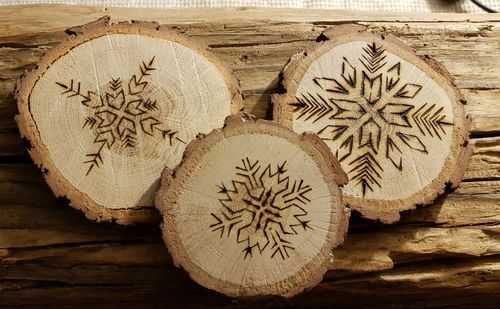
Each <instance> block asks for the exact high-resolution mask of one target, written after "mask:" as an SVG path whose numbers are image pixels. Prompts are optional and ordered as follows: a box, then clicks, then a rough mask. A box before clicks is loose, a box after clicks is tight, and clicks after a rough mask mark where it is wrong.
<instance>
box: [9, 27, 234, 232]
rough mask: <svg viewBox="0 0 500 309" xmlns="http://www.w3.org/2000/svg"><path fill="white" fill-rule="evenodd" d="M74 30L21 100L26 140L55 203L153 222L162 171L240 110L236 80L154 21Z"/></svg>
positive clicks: (100, 216)
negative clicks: (56, 199)
mask: <svg viewBox="0 0 500 309" xmlns="http://www.w3.org/2000/svg"><path fill="white" fill-rule="evenodd" d="M108 20H109V18H104V19H101V20H98V21H97V22H94V23H91V24H88V25H85V26H82V27H79V28H76V29H72V30H71V31H70V32H71V33H73V34H75V35H74V36H72V37H71V38H69V39H68V40H66V41H64V42H62V43H61V44H60V45H58V46H57V47H56V48H54V49H53V50H52V51H51V52H50V53H49V54H47V55H45V56H44V57H43V58H42V59H41V60H40V63H39V64H38V67H37V68H36V69H35V70H34V71H33V72H31V73H29V74H28V75H27V76H26V77H25V78H24V79H23V80H22V82H21V84H20V87H19V88H18V93H17V102H18V107H19V115H18V116H17V119H16V120H17V123H18V125H19V129H20V131H21V135H22V136H24V137H25V138H27V139H28V140H29V141H30V143H31V146H32V147H31V149H29V153H30V155H31V157H32V158H33V160H34V161H35V163H36V164H37V165H38V166H39V167H40V168H42V169H43V170H44V171H46V173H45V174H46V181H47V183H48V184H49V186H50V187H51V189H52V190H53V191H54V193H55V194H56V195H57V196H66V197H67V198H68V199H69V200H70V203H71V206H72V207H74V208H77V209H80V210H82V211H84V212H85V214H86V215H87V217H88V218H91V219H94V220H98V221H103V220H116V221H117V222H119V223H121V224H128V223H133V222H142V221H149V220H151V219H153V217H152V216H154V211H153V208H152V207H153V196H154V193H155V191H156V190H157V188H158V183H159V178H160V174H161V171H162V170H163V169H164V167H165V166H168V167H169V168H174V167H175V166H176V165H177V164H178V163H179V162H180V161H181V158H182V153H183V151H184V148H185V147H186V145H187V143H189V141H191V140H192V139H193V138H195V136H196V135H197V134H198V133H200V132H202V133H203V132H204V133H208V132H210V131H211V130H212V129H213V128H217V127H221V126H222V125H223V123H224V119H225V118H226V117H227V116H228V115H230V114H232V113H236V112H238V111H240V110H241V109H242V97H241V93H240V90H239V85H238V82H237V81H236V80H235V78H234V77H233V76H232V72H231V71H230V69H229V68H228V67H226V66H225V65H224V64H222V63H221V61H220V60H219V59H217V58H216V57H215V56H214V54H212V53H211V52H209V51H208V50H207V48H206V47H203V46H202V45H199V44H198V43H197V42H195V41H193V40H192V39H189V38H187V37H185V36H183V35H180V34H178V33H175V32H169V31H165V30H162V29H160V27H159V26H158V25H157V24H155V23H146V22H133V23H119V24H113V25H110V24H109V23H108Z"/></svg>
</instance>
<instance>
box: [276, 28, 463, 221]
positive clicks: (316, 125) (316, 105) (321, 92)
mask: <svg viewBox="0 0 500 309" xmlns="http://www.w3.org/2000/svg"><path fill="white" fill-rule="evenodd" d="M282 85H283V90H284V91H283V92H284V93H282V94H280V95H275V96H274V97H273V103H274V118H275V119H276V120H277V121H278V122H279V123H282V124H284V125H286V126H287V127H289V128H293V130H295V131H296V132H299V133H300V132H305V131H311V132H314V133H316V134H318V135H319V137H320V138H321V139H322V140H324V141H325V142H326V143H327V144H328V146H329V147H330V149H331V150H332V151H333V152H334V154H335V155H336V156H337V158H338V160H339V161H340V163H341V165H342V167H343V168H344V170H345V171H346V172H347V175H348V176H349V183H348V184H347V185H346V186H345V187H344V188H343V192H344V193H345V195H346V200H347V203H348V204H349V205H350V206H351V207H352V208H354V209H355V210H358V211H360V212H361V213H362V215H363V216H365V217H367V218H370V219H379V220H381V221H383V222H387V223H390V222H394V221H396V220H398V219H399V213H400V212H401V211H403V210H407V209H411V208H414V207H415V205H417V204H427V203H430V202H432V201H433V200H434V199H435V198H436V197H437V196H438V194H440V193H443V192H444V190H445V188H446V187H447V186H450V187H456V186H458V183H459V182H460V180H461V178H462V175H463V173H464V171H465V169H466V167H467V164H468V160H469V157H470V154H471V151H470V149H471V148H470V147H467V145H468V138H469V130H470V123H469V120H468V119H467V118H466V116H465V114H464V106H463V105H464V104H465V101H464V100H463V99H462V97H461V95H460V93H459V92H458V90H457V89H455V87H454V86H453V85H452V81H451V77H450V75H449V74H448V73H447V71H446V70H445V69H444V67H443V66H441V65H440V64H439V63H437V62H436V61H434V60H432V59H430V58H428V57H425V58H423V59H421V58H420V57H418V56H416V55H415V53H414V52H413V51H412V50H411V49H410V48H409V47H407V46H406V45H404V44H403V43H402V42H401V41H399V40H398V39H396V38H394V37H391V36H387V35H376V34H371V33H369V32H367V31H366V29H365V28H363V27H359V26H339V27H334V28H331V29H329V30H327V31H325V32H324V33H323V34H322V35H321V36H320V37H319V38H318V43H316V45H315V46H314V47H312V48H311V49H310V50H307V51H305V52H302V53H299V54H297V55H295V56H293V57H292V58H291V60H290V62H289V63H288V64H287V66H286V67H285V69H284V72H283V79H282Z"/></svg>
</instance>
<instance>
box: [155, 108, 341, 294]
mask: <svg viewBox="0 0 500 309" xmlns="http://www.w3.org/2000/svg"><path fill="white" fill-rule="evenodd" d="M172 175H174V176H172ZM346 183H347V175H346V174H345V173H344V171H343V170H342V169H341V168H340V165H339V163H338V162H337V160H336V159H335V157H334V156H333V155H332V153H331V152H330V150H329V149H328V146H327V145H326V144H325V143H324V142H322V141H321V140H320V139H319V138H318V137H317V136H316V135H313V134H303V135H300V136H299V135H298V134H297V133H295V132H293V131H291V130H289V129H287V128H285V127H283V126H281V125H278V124H276V123H274V122H270V121H265V120H258V121H255V120H251V119H248V117H247V116H243V117H239V116H230V117H228V118H227V119H226V121H225V126H224V128H223V129H220V130H214V131H212V132H211V133H210V134H208V135H207V136H205V137H203V138H200V139H199V140H195V141H193V142H192V143H190V144H189V145H188V146H187V148H186V151H185V153H184V158H183V160H182V164H181V165H180V166H179V168H177V169H176V170H175V172H174V173H172V171H171V170H169V169H168V168H167V169H165V171H164V173H163V176H162V182H161V187H160V189H159V190H158V193H157V195H156V197H155V206H156V207H158V209H159V210H160V211H161V214H162V216H163V224H162V230H163V239H164V240H165V242H166V244H167V247H168V249H169V252H170V254H171V255H172V258H173V260H174V264H175V265H178V266H179V267H181V268H183V269H185V270H186V271H187V272H188V273H189V275H190V276H191V278H193V279H194V280H195V281H197V282H198V283H200V284H201V285H203V286H205V287H207V288H210V289H213V290H216V291H219V292H221V293H224V294H226V295H229V296H232V297H250V296H263V295H280V296H285V297H292V296H294V295H296V294H298V293H300V292H302V291H304V290H305V289H309V288H311V287H313V286H315V285H316V284H318V283H319V282H320V281H321V279H322V278H323V275H324V273H325V272H326V271H327V269H328V267H329V264H330V261H331V259H332V255H331V251H332V249H333V248H335V247H338V246H339V245H341V244H342V243H343V242H344V239H345V236H346V232H347V224H348V222H349V214H350V210H349V209H348V208H346V207H345V204H344V202H343V200H342V195H341V191H340V188H339V185H345V184H346Z"/></svg>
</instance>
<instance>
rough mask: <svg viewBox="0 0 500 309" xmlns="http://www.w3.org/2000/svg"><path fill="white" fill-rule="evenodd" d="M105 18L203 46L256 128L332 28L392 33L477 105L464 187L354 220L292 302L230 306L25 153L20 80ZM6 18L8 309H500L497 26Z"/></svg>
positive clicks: (147, 238) (57, 12)
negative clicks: (65, 189) (86, 208)
mask: <svg viewBox="0 0 500 309" xmlns="http://www.w3.org/2000/svg"><path fill="white" fill-rule="evenodd" d="M104 13H107V14H110V15H111V16H112V18H113V20H116V21H121V20H129V19H144V18H145V16H147V17H150V19H151V20H157V21H159V22H160V23H162V24H166V25H167V27H176V28H178V29H180V30H181V31H183V32H185V33H187V34H190V35H195V36H197V37H198V38H200V39H203V40H204V41H205V42H207V43H208V44H210V45H211V46H212V47H213V48H214V52H215V53H216V54H217V55H218V56H220V57H221V58H223V60H225V61H226V62H227V63H228V64H229V65H230V66H231V67H232V68H233V69H234V70H235V73H236V75H237V77H238V78H239V79H240V80H241V85H242V88H243V92H244V94H245V97H246V99H247V101H246V108H247V110H248V111H249V112H253V113H256V114H257V115H258V116H259V117H264V116H265V115H266V111H267V103H268V102H269V99H270V95H271V94H272V93H274V92H275V91H276V87H277V82H278V72H279V71H280V70H281V69H282V67H283V65H284V64H285V62H286V61H287V59H288V58H289V57H290V56H291V55H293V54H294V53H297V52H299V51H301V50H303V49H304V48H306V47H307V46H310V45H311V44H314V42H313V41H314V40H315V38H316V37H317V36H318V35H319V33H321V31H323V30H324V29H326V28H327V27H329V26H331V25H332V24H338V23H342V22H344V21H351V22H357V23H359V24H363V25H367V26H368V27H370V28H373V29H376V30H380V31H381V30H385V31H387V32H389V33H391V34H393V35H396V36H398V37H399V38H400V39H402V40H403V41H404V42H405V43H407V44H409V45H410V46H411V47H413V48H416V49H417V53H418V54H419V55H426V54H428V55H431V56H433V57H434V58H436V59H437V60H438V61H440V62H441V63H443V64H444V66H445V67H446V68H447V70H448V71H450V73H451V75H452V76H453V77H454V78H455V80H456V84H457V86H458V87H459V88H460V90H461V91H462V92H463V94H464V96H465V99H466V100H467V102H468V104H467V106H466V111H467V112H469V113H470V114H472V115H473V116H474V122H473V124H472V134H473V138H472V139H471V144H473V146H474V153H473V156H472V159H471V163H470V165H469V167H468V168H467V170H466V173H465V178H464V180H463V181H462V182H461V184H460V186H459V188H458V189H457V190H456V191H455V192H453V193H451V194H449V195H447V196H446V197H445V198H440V199H438V200H437V201H436V202H435V203H434V204H433V205H431V206H429V207H423V208H417V210H415V211H413V212H409V213H403V214H402V220H401V221H400V223H398V224H396V225H391V226H381V225H379V224H373V223H371V222H368V221H365V220H361V219H359V218H358V217H357V216H356V215H355V214H354V216H353V217H352V218H351V222H350V231H349V236H348V238H347V240H346V242H345V244H344V245H343V247H342V248H341V249H338V250H336V251H335V252H334V256H335V257H336V258H337V259H336V262H334V263H333V264H332V265H331V267H332V268H334V269H335V272H328V273H327V275H326V278H325V279H324V280H323V282H322V283H320V284H319V285H318V286H317V287H316V288H314V289H313V290H312V291H311V292H308V293H304V294H301V295H299V296H297V297H296V298H294V299H292V300H291V301H282V300H273V301H269V300H265V301H261V302H257V303H246V302H233V301H231V300H229V299H227V298H224V297H221V296H220V295H219V294H216V293H212V292H210V291H208V290H206V289H204V288H201V287H199V286H198V285H197V284H196V283H194V282H192V281H191V280H190V279H189V278H188V276H187V275H186V274H184V273H183V272H182V271H180V270H175V269H174V268H173V266H172V263H171V262H170V260H169V255H168V254H167V250H166V249H165V248H164V244H163V242H162V241H161V239H160V238H159V235H160V232H159V230H156V229H155V230H149V229H146V228H134V229H130V230H123V229H118V228H115V227H113V226H107V225H102V224H96V223H91V222H89V221H87V220H85V218H83V216H81V215H80V214H79V213H78V212H76V211H74V210H72V209H69V208H68V207H64V201H59V202H57V201H56V200H55V198H54V197H53V196H52V193H51V192H50V190H49V188H48V187H47V186H46V185H45V184H44V182H43V181H42V180H41V176H40V173H39V172H38V171H37V170H36V168H35V167H34V166H33V165H32V164H31V163H30V162H29V157H28V156H27V154H26V153H25V152H24V151H23V150H22V145H23V143H22V141H21V140H20V139H19V137H18V133H17V132H16V125H15V123H14V121H13V116H14V114H15V111H16V104H15V101H14V99H13V96H12V91H13V89H14V83H15V79H16V78H17V77H18V76H19V75H20V74H22V72H23V71H24V70H27V69H32V68H34V66H35V63H36V62H37V61H38V60H39V57H40V56H41V54H42V53H44V52H45V51H47V50H48V49H50V48H51V47H53V46H54V45H56V44H57V43H59V42H60V41H62V40H63V39H64V38H65V37H66V34H64V33H63V30H64V29H66V28H68V27H70V26H75V25H79V24H83V23H85V22H89V21H91V20H95V19H96V18H99V17H101V16H102V15H103V14H104ZM0 17H1V18H0V46H1V47H0V131H1V133H0V156H1V162H2V164H0V182H1V185H0V199H1V203H0V205H1V206H0V207H1V211H0V248H2V249H0V256H1V257H2V260H1V263H2V267H1V270H0V278H1V283H0V285H1V286H2V291H1V292H0V299H1V301H2V304H4V305H14V304H31V305H37V304H59V305H61V304H66V305H68V304H70V305H73V306H75V307H88V306H89V305H92V306H93V307H100V306H104V304H107V305H119V306H121V307H124V308H125V307H134V308H137V307H140V306H141V304H142V306H144V307H147V306H152V305H158V304H169V305H172V304H182V305H184V306H186V305H187V304H190V305H192V306H196V305H204V306H206V307H218V308H220V307H235V306H236V307H241V308H243V307H247V308H255V307H256V306H259V307H270V306H281V307H287V306H288V307H289V306H290V304H292V303H293V304H295V305H297V306H302V307H310V306H311V305H323V306H332V305H336V306H338V307H342V306H344V307H345V306H349V305H352V306H364V307H367V306H373V305H374V304H378V305H379V306H380V307H383V308H398V307H401V304H405V306H406V307H410V308H429V307H443V306H445V305H447V306H449V307H453V306H454V307H466V306H469V307H478V306H482V308H495V307H497V305H498V303H499V302H500V295H498V290H499V289H500V282H499V281H500V270H499V269H500V255H499V253H500V237H499V235H500V234H499V226H500V217H499V208H498V207H499V206H498V205H499V204H500V182H499V181H500V175H499V171H500V136H499V134H500V126H499V123H500V108H499V102H500V83H499V76H500V61H498V59H499V58H500V15H498V14H488V15H486V14H484V15H461V14H425V15H419V14H415V15H405V14H389V15H385V14H384V15H383V16H381V15H380V14H377V13H374V12H363V13H357V12H331V11H325V10H277V11H274V10H271V9H265V10H260V9H247V10H237V9H227V10H201V11H198V10H187V11H182V12H179V11H161V10H147V9H144V10H136V9H115V8H109V9H108V10H107V11H106V12H105V11H103V9H102V8H88V7H78V6H64V7H61V6H48V7H22V8H19V7H3V8H0ZM33 218H36V220H34V219H33ZM138 295H140V304H139V303H138V301H139V298H138ZM430 295H431V296H430Z"/></svg>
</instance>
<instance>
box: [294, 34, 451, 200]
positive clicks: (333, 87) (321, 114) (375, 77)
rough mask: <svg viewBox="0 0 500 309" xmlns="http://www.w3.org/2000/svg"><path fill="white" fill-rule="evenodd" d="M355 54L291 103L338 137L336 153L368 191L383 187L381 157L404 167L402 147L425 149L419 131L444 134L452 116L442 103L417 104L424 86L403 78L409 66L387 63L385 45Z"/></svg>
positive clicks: (327, 135)
mask: <svg viewBox="0 0 500 309" xmlns="http://www.w3.org/2000/svg"><path fill="white" fill-rule="evenodd" d="M352 60H353V59H348V57H343V58H342V59H341V61H340V62H337V63H338V65H339V66H341V67H340V69H341V74H340V76H333V77H330V76H328V77H324V76H322V77H315V78H314V79H313V82H314V85H315V87H317V88H318V90H317V91H314V92H307V93H300V94H299V95H298V96H297V101H296V102H293V103H291V106H292V107H293V112H294V118H295V119H297V120H300V119H301V120H302V121H304V122H310V123H316V128H317V130H316V133H317V134H318V135H319V136H320V137H321V138H322V139H323V140H326V141H333V142H335V145H336V146H335V148H336V156H337V158H338V159H339V161H340V162H341V163H342V165H343V166H344V168H346V171H347V172H348V175H349V178H350V181H354V183H355V185H356V186H359V187H360V190H361V192H362V194H363V196H365V195H366V193H367V191H368V190H369V191H374V190H375V189H376V188H377V187H378V188H381V180H382V178H383V172H384V171H383V167H382V164H381V163H380V162H381V160H390V162H392V164H390V165H392V166H393V167H394V168H395V169H397V170H399V171H402V170H403V168H404V164H405V163H404V162H403V156H402V153H403V151H404V148H406V149H409V150H410V151H417V152H420V153H424V154H427V153H428V150H427V145H425V144H424V142H422V139H421V137H422V136H428V137H431V138H436V139H439V140H441V139H442V137H443V136H444V135H445V134H447V133H446V130H445V127H447V126H451V125H452V122H450V121H449V120H447V116H446V115H445V114H443V109H444V108H443V107H440V106H439V105H438V104H435V103H432V102H427V103H423V104H422V103H419V104H416V102H415V100H414V99H415V98H416V97H417V96H418V95H419V94H421V92H422V89H423V86H422V85H421V84H419V83H417V82H415V83H408V82H404V83H403V82H401V73H402V70H404V69H405V68H404V67H403V65H402V63H401V62H400V61H397V62H393V63H389V62H390V61H388V60H387V55H386V51H385V49H384V48H383V47H381V46H379V45H377V44H376V43H369V44H366V45H365V46H364V47H363V48H362V53H361V57H359V58H358V59H357V61H352ZM353 63H358V65H353ZM353 150H355V151H353Z"/></svg>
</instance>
